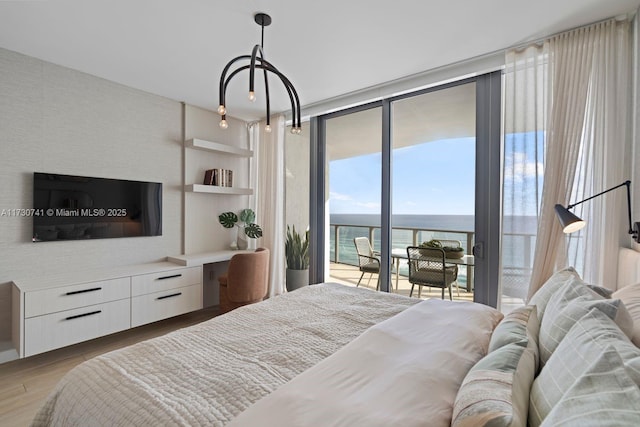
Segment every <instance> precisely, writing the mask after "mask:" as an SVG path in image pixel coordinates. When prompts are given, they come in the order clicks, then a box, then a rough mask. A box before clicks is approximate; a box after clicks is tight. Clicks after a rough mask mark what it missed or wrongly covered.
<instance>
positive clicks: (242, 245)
mask: <svg viewBox="0 0 640 427" xmlns="http://www.w3.org/2000/svg"><path fill="white" fill-rule="evenodd" d="M236 245H237V247H238V249H240V250H245V249H247V248H248V247H249V241H248V237H247V235H246V233H245V232H244V228H242V227H238V237H237V238H236Z"/></svg>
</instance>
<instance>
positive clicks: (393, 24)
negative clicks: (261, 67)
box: [0, 0, 640, 120]
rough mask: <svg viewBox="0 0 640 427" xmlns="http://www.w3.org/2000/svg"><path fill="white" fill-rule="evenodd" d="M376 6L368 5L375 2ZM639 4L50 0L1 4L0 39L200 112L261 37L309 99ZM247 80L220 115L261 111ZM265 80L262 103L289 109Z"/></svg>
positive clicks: (577, 0) (633, 0) (240, 80)
mask: <svg viewBox="0 0 640 427" xmlns="http://www.w3.org/2000/svg"><path fill="white" fill-rule="evenodd" d="M373 4H375V5H373ZM639 5H640V0H562V1H558V0H536V1H531V0H527V1H524V0H483V1H477V0H428V1H425V0H396V1H393V2H389V1H384V2H383V1H378V2H375V3H374V2H371V1H370V0H350V1H344V0H324V1H311V0H243V1H229V0H225V1H223V0H92V1H86V0H51V1H31V0H22V1H6V0H4V1H0V47H3V48H6V49H9V50H12V51H16V52H20V53H23V54H26V55H29V56H34V57H37V58H40V59H43V60H45V61H49V62H53V63H55V64H59V65H63V66H66V67H69V68H73V69H76V70H80V71H83V72H86V73H89V74H93V75H96V76H99V77H102V78H105V79H108V80H111V81H115V82H118V83H121V84H124V85H127V86H130V87H134V88H137V89H141V90H143V91H146V92H150V93H154V94H158V95H161V96H164V97H168V98H171V99H174V100H177V101H184V102H186V103H188V104H192V105H196V106H199V107H203V108H206V109H211V110H215V109H216V108H217V106H218V100H217V99H218V80H219V76H220V72H221V71H222V69H223V67H224V66H225V64H226V63H227V61H229V60H230V59H231V58H233V57H235V56H238V55H248V54H250V52H251V49H252V47H253V45H255V44H256V43H259V41H260V27H259V26H258V25H256V24H255V23H254V21H253V14H254V13H255V12H266V13H269V14H270V15H271V17H272V18H273V23H272V25H271V26H269V27H267V28H266V29H265V44H264V50H265V57H266V58H267V59H268V60H269V61H270V62H272V63H273V64H274V65H275V66H276V67H278V69H279V70H280V71H282V72H283V73H284V74H285V75H286V76H287V77H289V79H290V80H291V81H292V82H293V84H294V86H295V87H296V89H297V91H298V93H299V95H300V101H301V104H302V105H303V106H304V105H309V104H312V103H316V102H319V101H322V100H325V99H330V98H333V97H336V96H340V95H343V94H346V93H350V92H353V91H356V90H360V89H363V88H366V87H370V86H374V85H378V84H381V83H384V82H388V81H392V80H395V79H399V78H402V77H406V76H410V75H413V74H416V73H420V72H423V71H426V70H429V69H433V68H436V67H439V66H443V65H447V64H452V63H455V62H458V61H461V60H464V59H468V58H472V57H476V56H479V55H483V54H486V53H490V52H495V51H499V50H501V49H504V48H507V47H510V46H515V45H518V44H521V43H523V42H526V41H530V40H536V39H539V38H541V37H544V36H546V35H550V34H554V33H557V32H559V31H562V30H565V29H569V28H573V27H576V26H580V25H583V24H587V23H591V22H594V21H597V20H600V19H604V18H608V17H612V16H616V15H619V14H623V13H627V12H631V11H635V10H636V9H637V8H638V6H639ZM247 81H248V78H246V77H244V76H238V77H236V78H234V80H233V81H232V82H231V83H230V85H229V91H228V95H227V98H228V102H227V108H228V111H229V113H228V114H229V115H231V116H235V117H238V118H242V119H245V120H254V119H257V118H261V117H262V116H264V104H263V102H264V98H263V97H261V88H260V87H259V86H257V87H256V93H257V96H258V100H257V101H256V103H250V102H249V101H248V100H247V92H248V83H247ZM272 82H273V83H271V85H270V87H271V94H272V111H274V112H275V111H285V110H288V109H289V108H288V105H289V102H288V97H287V96H286V93H285V91H284V88H283V87H280V85H279V84H278V85H276V84H275V79H274V80H272Z"/></svg>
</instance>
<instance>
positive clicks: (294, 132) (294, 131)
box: [290, 126, 296, 135]
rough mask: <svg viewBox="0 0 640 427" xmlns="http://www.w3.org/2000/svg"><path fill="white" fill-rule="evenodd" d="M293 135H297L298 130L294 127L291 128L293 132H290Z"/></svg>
mask: <svg viewBox="0 0 640 427" xmlns="http://www.w3.org/2000/svg"><path fill="white" fill-rule="evenodd" d="M290 132H291V133H292V134H293V135H295V134H296V128H294V127H293V126H292V127H291V131H290Z"/></svg>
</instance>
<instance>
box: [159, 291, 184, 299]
mask: <svg viewBox="0 0 640 427" xmlns="http://www.w3.org/2000/svg"><path fill="white" fill-rule="evenodd" d="M179 295H182V292H176V293H175V294H169V295H164V296H161V297H158V298H156V299H157V300H158V299H165V298H171V297H177V296H179Z"/></svg>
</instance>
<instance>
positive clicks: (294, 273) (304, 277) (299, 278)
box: [287, 268, 309, 292]
mask: <svg viewBox="0 0 640 427" xmlns="http://www.w3.org/2000/svg"><path fill="white" fill-rule="evenodd" d="M308 284H309V269H306V270H290V269H288V268H287V291H289V292H291V291H295V290H296V289H298V288H302V287H304V286H307V285H308Z"/></svg>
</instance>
